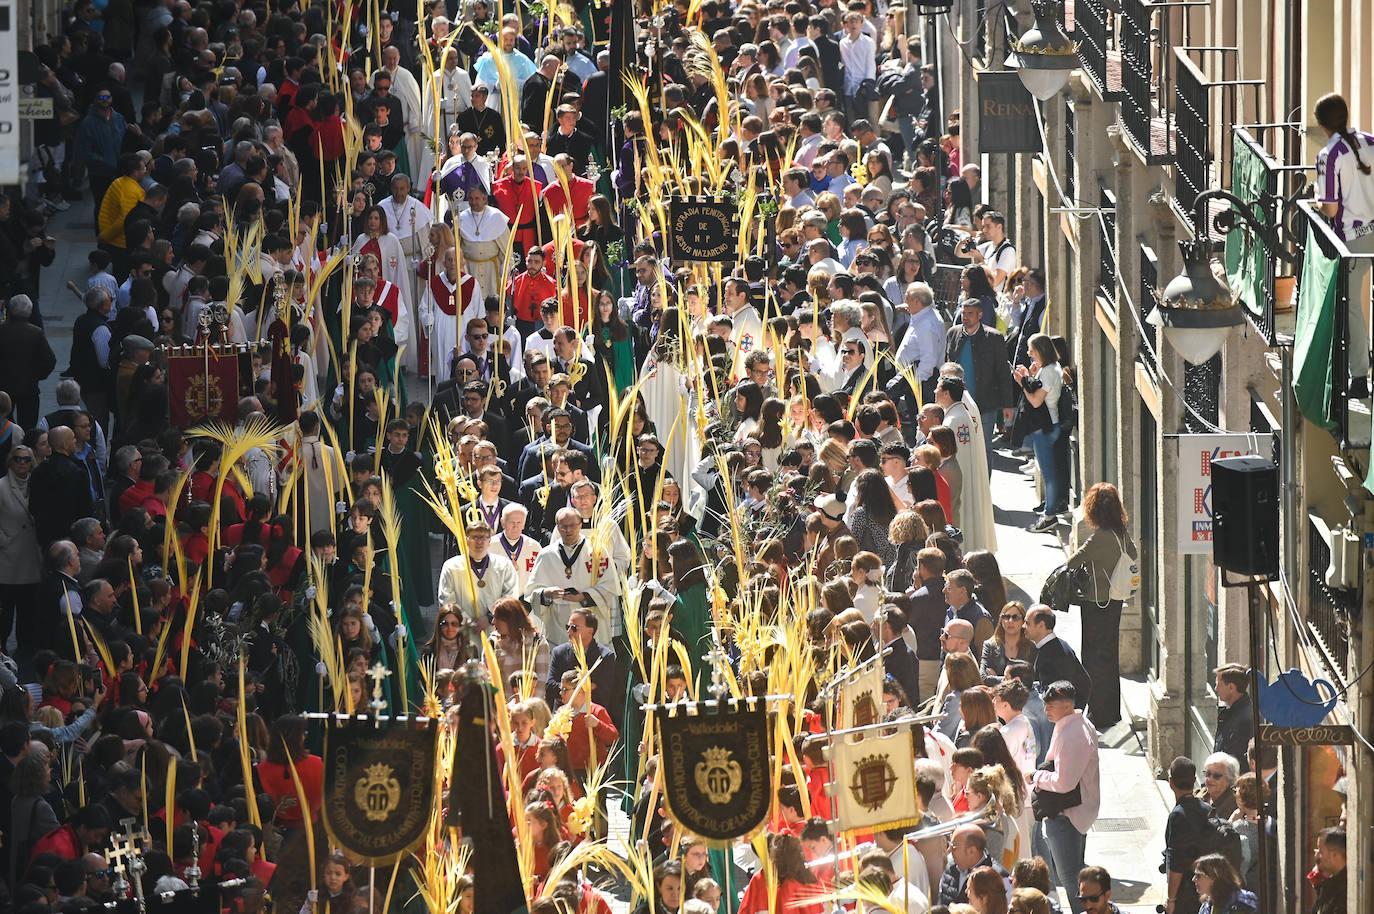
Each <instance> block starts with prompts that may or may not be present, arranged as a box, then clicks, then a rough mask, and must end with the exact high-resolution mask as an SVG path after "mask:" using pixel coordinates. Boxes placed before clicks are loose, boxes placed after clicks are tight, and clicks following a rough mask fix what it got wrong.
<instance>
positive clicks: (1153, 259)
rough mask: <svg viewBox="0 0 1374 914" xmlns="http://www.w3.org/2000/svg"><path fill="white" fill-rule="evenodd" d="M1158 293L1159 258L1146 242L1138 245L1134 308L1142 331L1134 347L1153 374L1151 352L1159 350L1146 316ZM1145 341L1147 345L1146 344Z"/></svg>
mask: <svg viewBox="0 0 1374 914" xmlns="http://www.w3.org/2000/svg"><path fill="white" fill-rule="evenodd" d="M1158 294H1159V258H1158V257H1157V256H1155V251H1154V248H1152V247H1150V246H1149V245H1148V244H1142V245H1141V246H1140V294H1139V295H1137V296H1136V308H1137V310H1138V312H1139V314H1140V326H1141V328H1143V330H1144V333H1143V335H1142V336H1141V338H1140V344H1139V345H1138V346H1137V347H1136V358H1137V359H1138V360H1139V361H1140V364H1142V365H1144V366H1145V368H1146V370H1148V371H1149V372H1150V374H1155V373H1156V371H1157V370H1158V365H1157V364H1156V363H1155V357H1154V354H1153V353H1155V352H1158V351H1159V350H1158V349H1157V348H1156V347H1157V346H1158V345H1159V343H1158V341H1157V337H1156V330H1155V325H1154V324H1152V323H1150V322H1149V321H1148V320H1147V318H1148V317H1149V316H1150V311H1151V309H1153V308H1154V306H1155V297H1156V296H1157V295H1158ZM1147 342H1148V344H1149V345H1146V343H1147Z"/></svg>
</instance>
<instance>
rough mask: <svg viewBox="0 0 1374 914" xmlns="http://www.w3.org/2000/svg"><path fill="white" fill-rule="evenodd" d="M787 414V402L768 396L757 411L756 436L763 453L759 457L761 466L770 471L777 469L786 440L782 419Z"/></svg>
mask: <svg viewBox="0 0 1374 914" xmlns="http://www.w3.org/2000/svg"><path fill="white" fill-rule="evenodd" d="M786 415H787V404H786V403H784V402H782V401H781V400H779V399H778V398H777V397H769V398H768V399H766V400H764V401H763V409H762V411H761V412H760V413H759V428H758V434H757V435H756V436H755V437H757V438H758V442H759V447H760V448H762V449H763V453H762V454H761V455H760V457H759V461H760V463H761V464H762V465H763V468H764V469H766V470H767V471H768V472H770V473H776V472H777V471H778V458H779V457H780V456H781V455H782V446H783V442H784V441H785V440H786V432H785V431H784V429H783V419H784V417H785V416H786Z"/></svg>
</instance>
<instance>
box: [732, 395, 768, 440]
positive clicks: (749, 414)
mask: <svg viewBox="0 0 1374 914" xmlns="http://www.w3.org/2000/svg"><path fill="white" fill-rule="evenodd" d="M733 405H734V414H735V419H736V420H737V421H738V423H739V424H738V425H736V426H735V436H734V437H735V440H736V441H743V440H744V439H745V438H753V437H756V436H757V435H758V431H759V420H760V419H761V418H762V415H763V388H762V387H759V385H758V384H757V383H756V382H754V381H740V382H739V383H738V384H736V385H735V395H734V404H733Z"/></svg>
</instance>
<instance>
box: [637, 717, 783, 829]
mask: <svg viewBox="0 0 1374 914" xmlns="http://www.w3.org/2000/svg"><path fill="white" fill-rule="evenodd" d="M690 706H693V705H692V703H691V702H679V703H678V704H676V705H668V706H667V708H665V709H663V710H660V711H659V712H658V713H657V714H655V722H656V724H657V725H658V730H659V738H660V740H661V744H662V746H663V756H662V764H661V766H660V769H659V770H660V771H661V772H662V773H663V794H664V799H665V800H666V801H667V806H668V814H669V815H671V816H672V817H673V819H674V820H675V821H676V822H677V823H678V824H679V825H681V826H682V827H683V828H686V829H687V830H688V831H690V832H692V833H693V834H696V835H700V836H701V837H703V838H706V839H708V840H710V841H717V842H719V841H728V840H730V839H732V838H738V837H740V836H741V835H747V834H749V833H750V832H752V831H754V829H756V828H758V827H759V826H760V825H762V824H763V822H764V820H765V819H766V818H767V817H768V807H769V803H770V801H771V799H772V797H771V790H770V784H771V782H772V773H771V772H770V771H769V769H768V717H767V715H766V713H765V712H764V703H763V702H761V701H757V700H755V699H743V700H741V701H727V702H725V704H723V705H722V706H720V707H718V708H715V709H710V708H707V707H706V706H705V705H704V704H698V705H695V706H694V708H695V710H696V711H697V712H698V713H695V714H692V713H688V708H689V707H690Z"/></svg>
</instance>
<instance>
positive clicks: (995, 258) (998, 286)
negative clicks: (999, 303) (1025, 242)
mask: <svg viewBox="0 0 1374 914" xmlns="http://www.w3.org/2000/svg"><path fill="white" fill-rule="evenodd" d="M999 247H1000V248H1001V251H1000V252H998V248H999ZM978 253H979V254H982V255H983V262H984V263H986V264H987V265H988V267H989V268H990V269H993V270H1001V271H1002V272H1003V273H1004V274H1006V275H1005V276H1003V277H1002V281H1001V282H993V283H992V287H993V289H994V290H995V291H997V292H1001V291H1002V290H1003V289H1005V288H1006V285H1007V276H1010V275H1011V272H1012V271H1013V270H1015V269H1016V262H1017V260H1018V259H1019V258H1018V257H1017V255H1016V245H1014V244H1012V243H1011V241H1009V240H1008V239H1005V238H1004V239H1002V240H1001V241H999V242H997V243H996V244H994V243H992V242H991V241H984V242H983V243H982V244H980V245H978ZM988 280H989V282H991V281H992V277H988Z"/></svg>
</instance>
